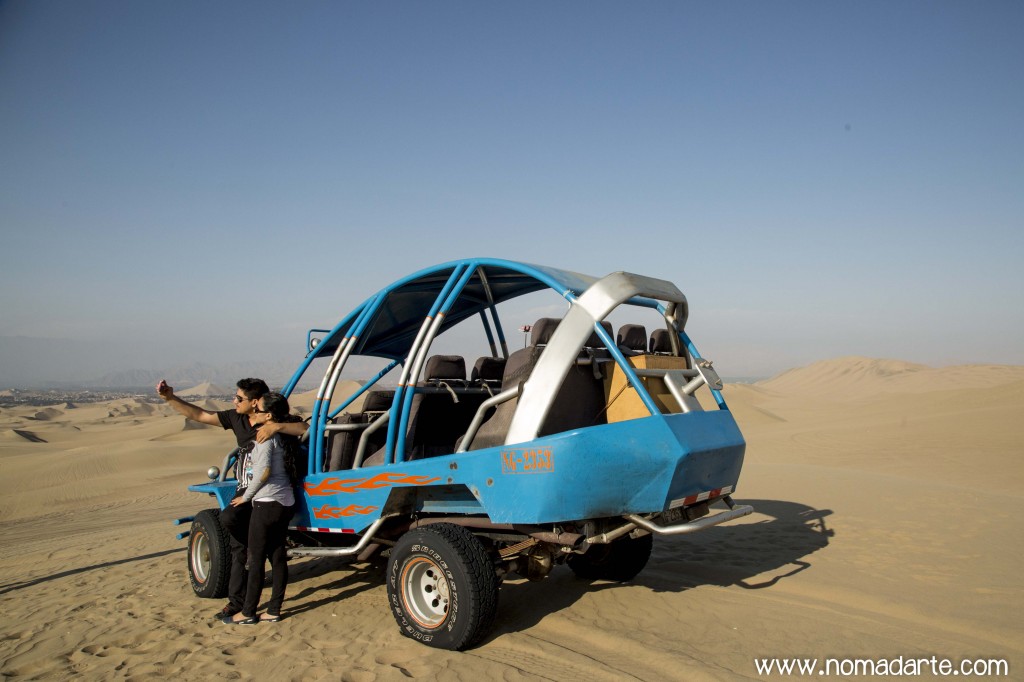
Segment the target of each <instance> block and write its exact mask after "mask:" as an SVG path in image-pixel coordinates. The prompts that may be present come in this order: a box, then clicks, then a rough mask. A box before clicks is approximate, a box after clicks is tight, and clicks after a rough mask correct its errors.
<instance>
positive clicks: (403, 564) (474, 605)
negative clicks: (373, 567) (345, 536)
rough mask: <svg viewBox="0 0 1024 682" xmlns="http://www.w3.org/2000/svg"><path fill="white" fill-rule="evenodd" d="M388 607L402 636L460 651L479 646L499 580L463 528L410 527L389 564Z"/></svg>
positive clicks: (444, 525)
mask: <svg viewBox="0 0 1024 682" xmlns="http://www.w3.org/2000/svg"><path fill="white" fill-rule="evenodd" d="M387 590H388V605H389V606H390V607H391V611H392V613H393V614H394V616H395V621H396V622H397V623H398V627H399V629H400V630H401V632H402V634H403V635H405V636H406V637H410V638H412V639H415V640H417V641H419V642H422V643H423V644H426V645H427V646H432V647H436V648H438V649H449V650H453V651H459V650H462V649H465V648H467V647H469V646H472V645H473V644H475V643H476V642H478V641H479V640H480V639H481V638H482V637H483V636H484V635H485V634H487V632H488V630H490V627H491V624H492V623H493V622H494V616H495V614H496V613H497V611H498V577H497V573H496V572H495V569H494V564H493V562H492V561H491V558H490V556H488V554H487V550H485V549H484V546H483V545H482V544H481V543H480V541H479V540H478V539H477V538H476V537H475V536H474V535H473V534H472V533H471V532H469V530H467V529H466V528H463V527H462V526H456V525H453V524H450V523H438V524H433V525H430V526H425V527H423V528H415V529H413V530H411V531H409V532H408V533H406V534H405V535H403V536H402V537H401V538H399V540H398V542H397V543H395V546H394V548H393V549H392V550H391V557H390V558H389V559H388V575H387Z"/></svg>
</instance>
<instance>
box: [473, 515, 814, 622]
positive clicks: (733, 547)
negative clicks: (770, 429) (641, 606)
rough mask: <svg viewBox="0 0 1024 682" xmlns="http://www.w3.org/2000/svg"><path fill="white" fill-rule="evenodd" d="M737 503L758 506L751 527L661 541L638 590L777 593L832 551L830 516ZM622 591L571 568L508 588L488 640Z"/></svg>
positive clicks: (745, 525)
mask: <svg viewBox="0 0 1024 682" xmlns="http://www.w3.org/2000/svg"><path fill="white" fill-rule="evenodd" d="M736 501H737V503H738V504H750V505H753V507H754V510H755V511H754V515H753V516H751V517H749V518H750V519H751V521H748V522H746V523H732V524H726V525H722V526H716V527H714V528H710V529H708V530H706V531H703V532H700V533H695V534H694V535H688V536H680V537H676V538H665V537H661V538H656V539H655V541H654V552H653V553H652V555H651V560H650V561H649V562H648V564H647V567H646V568H645V569H644V570H643V571H642V572H641V573H640V575H638V576H637V577H636V578H634V579H633V580H632V582H631V584H632V585H641V586H645V587H647V588H649V589H651V590H652V591H654V592H682V591H684V590H688V589H691V588H694V587H699V586H701V585H719V586H729V585H735V586H739V587H742V588H746V589H765V588H770V587H771V586H773V585H775V584H776V583H778V582H779V581H780V580H783V579H785V578H788V577H790V576H793V575H795V574H797V573H800V572H801V571H804V570H806V569H808V568H810V567H811V563H810V562H809V561H807V559H806V558H807V557H808V556H809V555H811V554H813V553H814V552H816V551H818V550H819V549H823V548H824V547H826V546H827V545H828V543H829V540H830V539H831V538H832V536H833V531H832V530H831V529H829V528H828V527H827V526H826V524H825V518H826V517H828V516H830V515H831V514H832V512H831V511H830V510H827V509H815V508H813V507H808V506H807V505H803V504H799V503H797V502H786V501H780V500H736ZM619 587H620V586H619V584H617V583H611V582H604V581H594V582H591V581H586V580H581V579H578V578H576V577H575V576H574V575H573V573H572V572H571V571H570V570H569V569H568V568H565V567H559V568H556V569H555V570H554V571H553V572H552V573H551V575H550V576H548V577H547V578H546V579H544V580H543V581H541V582H537V583H530V582H527V581H516V582H514V583H509V582H507V583H505V584H504V585H503V586H502V588H501V596H500V598H499V599H500V606H499V607H498V609H499V610H498V617H497V619H496V622H495V627H494V630H493V631H492V633H491V635H489V636H488V638H487V640H485V641H489V640H491V639H493V638H495V637H497V636H499V635H502V634H504V633H509V632H519V631H522V630H526V629H529V628H530V627H532V626H533V625H536V624H537V623H538V622H539V621H540V620H541V619H543V618H544V617H545V616H546V615H548V614H550V613H554V612H556V611H559V610H561V609H564V608H566V607H568V606H570V605H572V604H573V603H575V602H576V600H578V599H580V598H581V597H582V596H583V595H584V594H586V593H588V592H594V591H598V590H606V589H617V588H619Z"/></svg>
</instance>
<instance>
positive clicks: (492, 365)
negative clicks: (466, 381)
mask: <svg viewBox="0 0 1024 682" xmlns="http://www.w3.org/2000/svg"><path fill="white" fill-rule="evenodd" d="M505 362H506V360H505V358H490V357H482V358H477V360H476V363H475V364H474V365H473V373H472V374H471V375H470V379H472V380H473V381H501V375H502V373H504V371H505Z"/></svg>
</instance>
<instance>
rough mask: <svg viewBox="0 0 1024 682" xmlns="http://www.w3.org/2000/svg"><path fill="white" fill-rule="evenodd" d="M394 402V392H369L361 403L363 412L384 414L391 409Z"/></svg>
mask: <svg viewBox="0 0 1024 682" xmlns="http://www.w3.org/2000/svg"><path fill="white" fill-rule="evenodd" d="M394 400H395V392H394V391H370V392H369V393H367V394H366V399H365V400H364V401H363V412H384V411H386V410H390V409H391V403H392V402H394Z"/></svg>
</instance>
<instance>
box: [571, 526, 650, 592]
mask: <svg viewBox="0 0 1024 682" xmlns="http://www.w3.org/2000/svg"><path fill="white" fill-rule="evenodd" d="M653 546H654V536H652V535H650V534H648V535H641V536H640V537H638V538H630V537H624V538H620V539H619V540H616V541H615V542H612V543H610V544H607V545H593V546H592V547H590V549H588V550H587V551H586V553H584V554H573V555H571V556H570V557H569V559H568V560H567V561H566V563H567V564H569V568H571V569H572V572H573V573H575V574H576V575H577V576H578V577H580V578H584V579H587V580H614V581H615V582H620V583H624V582H627V581H629V580H632V579H633V578H635V577H636V576H637V574H638V573H639V572H640V571H642V570H644V566H646V565H647V560H648V559H650V558H651V549H652V547H653Z"/></svg>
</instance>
